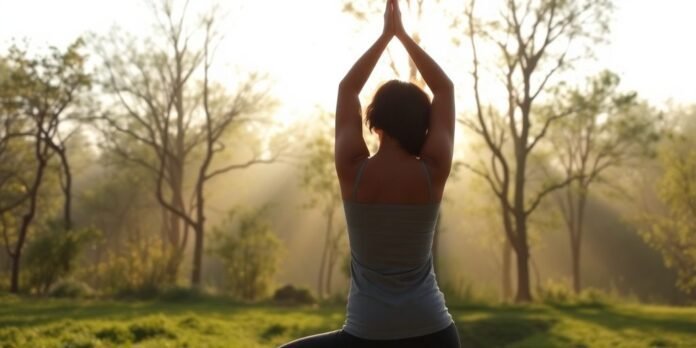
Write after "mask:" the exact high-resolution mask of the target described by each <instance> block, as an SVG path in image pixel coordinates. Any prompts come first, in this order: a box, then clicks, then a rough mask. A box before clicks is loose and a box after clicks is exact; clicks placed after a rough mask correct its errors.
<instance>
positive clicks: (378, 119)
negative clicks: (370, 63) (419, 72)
mask: <svg viewBox="0 0 696 348" xmlns="http://www.w3.org/2000/svg"><path fill="white" fill-rule="evenodd" d="M365 123H366V124H367V126H368V127H369V129H370V131H372V129H374V128H378V129H381V130H383V131H384V133H385V134H388V135H389V136H391V137H392V138H394V139H396V141H397V142H398V143H399V145H401V147H402V148H403V149H404V150H406V151H407V152H408V153H410V154H412V155H414V156H420V152H421V149H422V148H423V144H424V143H425V137H426V135H427V134H428V126H429V125H430V97H429V96H428V95H427V94H426V93H425V92H424V91H423V90H422V89H421V88H420V87H418V86H416V85H415V84H413V83H410V82H403V81H399V80H391V81H389V82H387V83H385V84H384V85H382V86H381V87H380V88H379V89H378V90H377V93H375V96H374V98H373V99H372V103H371V104H370V105H369V106H368V107H367V115H366V118H365Z"/></svg>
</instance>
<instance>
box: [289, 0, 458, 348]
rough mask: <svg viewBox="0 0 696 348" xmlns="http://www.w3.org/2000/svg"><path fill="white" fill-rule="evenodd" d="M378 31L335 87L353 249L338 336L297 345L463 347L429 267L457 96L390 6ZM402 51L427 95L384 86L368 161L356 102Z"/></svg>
mask: <svg viewBox="0 0 696 348" xmlns="http://www.w3.org/2000/svg"><path fill="white" fill-rule="evenodd" d="M384 19H385V23H384V30H383V32H382V35H380V37H379V39H377V41H376V42H375V43H374V44H373V45H372V47H370V49H368V50H367V52H366V53H365V54H363V56H362V57H361V58H360V59H359V60H358V61H357V62H356V63H355V65H354V66H353V68H352V69H351V70H350V71H349V72H348V74H347V75H346V76H345V78H344V79H343V81H341V84H340V86H339V91H338V103H337V108H336V149H335V161H336V171H337V174H338V178H339V182H340V185H341V193H342V195H343V201H344V209H345V214H346V221H347V224H348V233H349V239H350V248H351V287H350V294H349V296H348V306H347V315H346V322H345V325H344V326H343V329H342V330H337V331H333V332H329V333H324V334H319V335H315V336H311V337H306V338H303V339H299V340H296V341H294V342H291V343H288V344H286V345H284V346H283V347H285V348H304V347H356V348H359V347H401V348H403V347H438V348H448V347H459V337H458V334H457V329H456V327H455V325H454V322H453V321H452V317H451V316H450V314H449V313H448V311H447V307H446V306H445V300H444V296H443V295H442V292H440V290H439V288H438V286H437V281H436V279H435V274H434V271H433V265H432V253H431V247H432V241H433V233H434V232H433V231H434V227H435V222H436V219H437V215H438V211H439V205H440V204H439V202H440V200H441V199H442V192H443V190H444V187H445V182H446V181H447V177H448V176H449V172H450V168H451V165H452V150H453V141H454V87H453V85H452V82H451V81H450V79H449V78H448V77H447V75H445V73H444V72H443V71H442V69H441V68H440V67H439V66H438V65H437V63H435V61H433V59H432V58H430V57H429V56H428V54H427V53H425V51H423V50H422V49H421V48H420V47H419V46H418V45H417V44H416V43H415V42H414V41H413V39H411V37H410V36H409V35H408V34H407V33H406V31H405V30H404V27H403V24H402V22H401V13H400V11H399V4H398V0H388V1H387V9H386V13H385V16H384ZM393 37H396V38H397V39H399V40H400V41H401V43H402V44H403V45H404V47H405V48H406V50H407V51H408V53H409V55H410V56H411V58H412V59H413V61H414V62H415V64H416V67H417V68H418V70H419V71H420V73H421V75H422V76H423V78H424V79H425V82H426V83H427V84H428V87H430V89H431V90H432V92H433V100H432V103H431V102H430V100H429V97H428V95H427V94H425V93H424V92H423V91H422V90H421V89H420V88H418V87H417V86H415V85H413V84H410V83H404V82H399V81H390V82H387V83H386V84H384V85H383V86H382V87H380V89H379V90H378V91H377V93H376V94H375V97H374V100H373V102H372V104H370V106H368V108H367V115H366V123H367V125H368V127H369V128H370V130H371V131H373V130H374V131H375V132H376V133H377V134H378V135H379V139H380V144H379V150H378V151H377V153H376V154H375V155H374V156H372V157H369V156H370V153H369V151H368V149H367V146H366V145H365V141H364V139H363V136H362V134H363V132H362V118H361V107H360V102H359V99H358V95H359V93H360V91H361V90H362V88H363V86H364V85H365V82H366V81H367V79H368V77H369V75H370V74H371V72H372V70H373V68H374V67H375V64H376V63H377V61H378V60H379V57H380V56H381V54H382V52H383V51H384V49H385V48H386V46H387V44H388V43H389V41H390V40H391V39H392V38H393Z"/></svg>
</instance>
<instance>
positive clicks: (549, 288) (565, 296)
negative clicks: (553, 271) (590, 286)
mask: <svg viewBox="0 0 696 348" xmlns="http://www.w3.org/2000/svg"><path fill="white" fill-rule="evenodd" d="M538 292H539V301H541V302H544V303H547V304H571V303H572V302H573V301H574V300H575V293H574V292H573V290H571V289H570V286H569V285H568V283H567V282H563V281H554V280H553V279H548V280H546V283H545V284H544V285H542V286H541V288H540V289H539V291H538Z"/></svg>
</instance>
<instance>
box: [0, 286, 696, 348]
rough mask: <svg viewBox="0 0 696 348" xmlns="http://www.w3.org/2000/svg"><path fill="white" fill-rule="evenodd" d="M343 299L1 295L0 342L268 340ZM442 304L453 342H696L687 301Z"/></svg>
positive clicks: (336, 317) (338, 311)
mask: <svg viewBox="0 0 696 348" xmlns="http://www.w3.org/2000/svg"><path fill="white" fill-rule="evenodd" d="M344 309H345V307H343V306H340V305H334V306H324V307H321V308H317V307H278V306H273V305H270V304H268V305H263V304H262V305H243V304H241V305H240V304H235V303H233V302H229V301H226V300H214V299H206V300H195V301H194V300H187V301H181V302H171V301H169V302H168V301H146V302H128V301H101V300H99V301H97V300H94V301H89V300H79V301H77V300H51V299H29V298H18V297H11V296H0V347H75V348H77V347H80V348H87V347H121V346H125V347H228V348H229V347H232V348H235V347H240V348H242V347H243V348H254V347H277V346H278V345H279V344H281V343H283V342H287V341H289V340H292V339H294V338H297V337H301V336H305V335H310V334H315V333H319V332H324V331H329V330H334V329H336V328H339V327H340V326H341V324H342V322H343V315H344ZM450 312H451V313H452V315H453V317H454V319H455V321H456V323H457V326H458V328H459V335H460V338H461V341H462V347H535V348H537V347H575V348H579V347H588V348H589V347H645V348H651V347H696V308H694V307H691V308H676V307H662V306H645V305H574V306H570V305H568V306H550V305H527V306H461V307H459V306H452V307H450Z"/></svg>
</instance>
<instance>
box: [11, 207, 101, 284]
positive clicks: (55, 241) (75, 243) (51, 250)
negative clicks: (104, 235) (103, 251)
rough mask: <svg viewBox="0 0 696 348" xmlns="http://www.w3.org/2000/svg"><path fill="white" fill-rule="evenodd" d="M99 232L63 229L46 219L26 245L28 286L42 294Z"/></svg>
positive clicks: (67, 272)
mask: <svg viewBox="0 0 696 348" xmlns="http://www.w3.org/2000/svg"><path fill="white" fill-rule="evenodd" d="M99 235H100V234H99V232H98V231H97V230H94V229H91V228H84V229H76V230H71V231H65V230H64V229H63V228H62V227H61V226H60V225H59V223H58V222H57V221H54V222H50V223H49V224H48V226H46V227H45V228H44V229H43V230H42V231H40V233H39V234H38V235H37V236H36V237H35V238H34V240H32V241H31V243H30V244H29V245H28V246H27V250H26V254H25V255H26V256H25V257H26V258H25V262H26V273H27V280H28V286H29V287H30V288H32V289H34V290H35V291H36V292H38V293H39V294H45V293H46V292H47V291H48V290H49V289H50V288H51V286H52V285H53V284H54V283H55V282H56V281H57V280H59V279H61V278H63V277H66V276H68V275H70V273H71V272H72V271H73V270H74V269H75V267H76V262H77V261H78V257H79V256H80V254H81V253H82V251H83V249H84V248H85V246H87V245H88V244H89V243H90V242H92V241H94V240H95V239H97V238H98V237H99Z"/></svg>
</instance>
